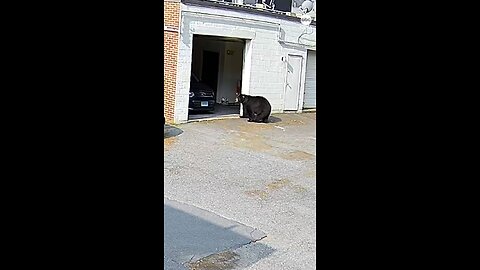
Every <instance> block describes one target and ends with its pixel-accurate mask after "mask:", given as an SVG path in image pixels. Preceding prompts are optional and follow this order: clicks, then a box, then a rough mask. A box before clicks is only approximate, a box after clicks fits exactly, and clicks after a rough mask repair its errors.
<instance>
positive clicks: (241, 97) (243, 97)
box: [236, 94, 248, 104]
mask: <svg viewBox="0 0 480 270" xmlns="http://www.w3.org/2000/svg"><path fill="white" fill-rule="evenodd" d="M247 100H248V96H247V95H244V94H240V95H238V96H237V100H236V101H237V102H240V103H242V104H243V103H245V102H247Z"/></svg>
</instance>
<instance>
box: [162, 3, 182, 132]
mask: <svg viewBox="0 0 480 270" xmlns="http://www.w3.org/2000/svg"><path fill="white" fill-rule="evenodd" d="M163 11H164V13H163V14H164V16H165V17H164V19H163V24H164V31H163V46H164V49H163V61H164V70H163V79H164V90H163V91H164V109H163V113H164V114H165V118H166V120H167V122H170V123H171V122H173V118H174V107H175V92H176V82H177V61H178V38H179V33H178V29H179V20H180V1H179V0H164V2H163Z"/></svg>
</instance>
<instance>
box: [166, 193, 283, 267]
mask: <svg viewBox="0 0 480 270" xmlns="http://www.w3.org/2000/svg"><path fill="white" fill-rule="evenodd" d="M163 211H164V212H163V215H164V232H163V245H164V265H165V266H164V270H180V269H198V270H207V269H232V268H234V267H238V266H240V267H247V266H249V265H252V264H254V263H256V262H258V261H259V260H261V259H263V258H266V257H268V256H269V255H270V254H272V253H273V252H274V249H272V248H271V247H268V246H266V245H264V244H262V243H260V242H256V241H258V240H261V239H263V238H264V237H265V236H266V235H265V234H264V233H263V232H261V231H259V230H257V229H253V228H251V227H248V226H246V225H243V224H240V223H238V222H235V221H232V220H228V219H225V218H223V217H220V216H217V215H215V214H213V213H211V212H209V211H206V210H203V209H200V208H197V207H194V206H191V205H187V204H182V203H179V202H175V201H170V200H167V199H164V210H163ZM253 242H256V243H254V245H255V247H254V248H252V249H251V250H250V249H249V250H248V251H246V252H248V253H247V255H246V256H243V254H238V253H236V252H235V250H234V249H237V248H240V247H242V246H245V245H247V244H250V243H253ZM243 252H245V251H242V253H243ZM200 259H201V260H200Z"/></svg>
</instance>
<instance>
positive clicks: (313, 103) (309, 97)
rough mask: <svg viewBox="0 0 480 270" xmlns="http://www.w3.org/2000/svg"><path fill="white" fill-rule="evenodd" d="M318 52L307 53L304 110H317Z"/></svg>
mask: <svg viewBox="0 0 480 270" xmlns="http://www.w3.org/2000/svg"><path fill="white" fill-rule="evenodd" d="M316 74H317V52H316V51H313V50H308V51H307V68H306V72H305V95H304V102H303V109H315V108H317V83H316V82H317V78H316Z"/></svg>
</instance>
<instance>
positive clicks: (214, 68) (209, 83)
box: [188, 35, 245, 120]
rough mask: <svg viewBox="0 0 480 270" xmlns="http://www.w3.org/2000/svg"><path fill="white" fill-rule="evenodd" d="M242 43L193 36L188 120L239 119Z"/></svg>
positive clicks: (221, 38) (229, 39)
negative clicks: (238, 96) (237, 117)
mask: <svg viewBox="0 0 480 270" xmlns="http://www.w3.org/2000/svg"><path fill="white" fill-rule="evenodd" d="M244 48H245V41H244V40H242V39H239V38H231V37H221V36H208V35H193V47H192V65H191V74H190V91H189V110H188V113H189V116H188V119H189V120H198V119H206V118H215V117H220V116H221V117H225V116H239V115H240V105H239V104H238V103H236V96H237V93H240V92H241V87H242V72H243V53H244Z"/></svg>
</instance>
